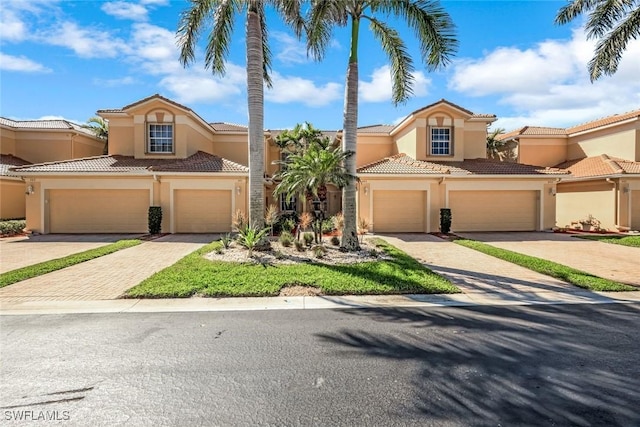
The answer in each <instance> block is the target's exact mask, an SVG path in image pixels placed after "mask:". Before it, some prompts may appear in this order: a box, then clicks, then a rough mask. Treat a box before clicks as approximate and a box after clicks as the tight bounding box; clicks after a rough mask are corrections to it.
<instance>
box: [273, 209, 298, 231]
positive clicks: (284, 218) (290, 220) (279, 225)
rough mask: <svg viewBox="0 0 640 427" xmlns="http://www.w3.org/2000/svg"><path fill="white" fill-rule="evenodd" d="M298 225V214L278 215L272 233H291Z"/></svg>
mask: <svg viewBox="0 0 640 427" xmlns="http://www.w3.org/2000/svg"><path fill="white" fill-rule="evenodd" d="M297 223H298V214H297V213H296V212H287V213H280V214H279V215H278V221H277V222H276V223H275V224H274V226H273V232H274V233H280V232H281V231H289V232H293V229H294V228H295V227H296V224H297Z"/></svg>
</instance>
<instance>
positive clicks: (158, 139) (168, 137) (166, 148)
mask: <svg viewBox="0 0 640 427" xmlns="http://www.w3.org/2000/svg"><path fill="white" fill-rule="evenodd" d="M149 153H173V125H172V124H155V123H150V124H149Z"/></svg>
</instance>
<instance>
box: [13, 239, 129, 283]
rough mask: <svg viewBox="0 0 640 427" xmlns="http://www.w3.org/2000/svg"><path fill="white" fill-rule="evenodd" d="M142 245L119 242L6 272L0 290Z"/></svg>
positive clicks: (125, 241) (126, 241) (124, 241)
mask: <svg viewBox="0 0 640 427" xmlns="http://www.w3.org/2000/svg"><path fill="white" fill-rule="evenodd" d="M140 243H142V242H141V241H140V240H119V241H117V242H115V243H111V244H109V245H106V246H101V247H99V248H95V249H89V250H88V251H84V252H79V253H77V254H73V255H69V256H66V257H62V258H56V259H52V260H50V261H45V262H41V263H39V264H34V265H29V266H27V267H23V268H19V269H17V270H11V271H7V272H6V273H2V274H0V288H2V287H3V286H7V285H11V284H12V283H16V282H20V281H22V280H27V279H31V278H32V277H37V276H42V275H43V274H47V273H51V272H52V271H56V270H61V269H63V268H66V267H70V266H72V265H75V264H80V263H81V262H85V261H89V260H91V259H94V258H98V257H101V256H104V255H108V254H110V253H113V252H116V251H119V250H122V249H126V248H130V247H132V246H136V245H139V244H140Z"/></svg>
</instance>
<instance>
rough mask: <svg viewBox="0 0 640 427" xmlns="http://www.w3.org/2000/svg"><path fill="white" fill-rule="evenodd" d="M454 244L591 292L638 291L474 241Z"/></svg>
mask: <svg viewBox="0 0 640 427" xmlns="http://www.w3.org/2000/svg"><path fill="white" fill-rule="evenodd" d="M455 243H457V244H459V245H462V246H465V247H467V248H471V249H475V250H477V251H479V252H482V253H485V254H487V255H491V256H494V257H496V258H500V259H503V260H505V261H509V262H512V263H514V264H517V265H519V266H521V267H525V268H528V269H530V270H533V271H537V272H538V273H542V274H546V275H547V276H551V277H555V278H556V279H560V280H564V281H565V282H567V283H571V284H572V285H576V286H579V287H581V288H584V289H589V290H591V291H600V292H621V291H637V290H638V288H636V287H634V286H630V285H625V284H623V283H618V282H614V281H613V280H609V279H603V278H602V277H598V276H594V275H593V274H589V273H585V272H584V271H580V270H576V269H574V268H571V267H567V266H566V265H562V264H558V263H556V262H553V261H548V260H545V259H541V258H536V257H532V256H529V255H524V254H521V253H518V252H512V251H508V250H506V249H501V248H496V247H495V246H491V245H487V244H486V243H482V242H478V241H475V240H467V239H457V240H455Z"/></svg>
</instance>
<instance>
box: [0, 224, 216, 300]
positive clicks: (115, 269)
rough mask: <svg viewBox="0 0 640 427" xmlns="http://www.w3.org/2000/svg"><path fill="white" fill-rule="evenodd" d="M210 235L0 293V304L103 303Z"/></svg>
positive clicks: (148, 247) (119, 255) (166, 242)
mask: <svg viewBox="0 0 640 427" xmlns="http://www.w3.org/2000/svg"><path fill="white" fill-rule="evenodd" d="M216 237H217V236H214V235H203V234H199V235H189V234H177V235H169V236H165V237H162V238H159V239H156V240H152V241H149V242H145V243H142V244H140V245H138V246H134V247H132V248H128V249H123V250H121V251H118V252H114V253H112V254H109V255H105V256H103V257H100V258H96V259H93V260H91V261H87V262H83V263H81V264H76V265H74V266H71V267H68V268H64V269H62V270H58V271H54V272H52V273H49V274H45V275H42V276H39V277H34V278H32V279H28V280H24V281H22V282H18V283H14V284H13V285H9V286H6V287H4V288H2V289H0V302H19V301H53V300H105V299H114V298H118V297H119V296H121V295H122V294H123V293H124V292H125V291H126V290H127V289H129V288H131V287H133V286H135V285H137V284H138V283H140V282H141V281H143V280H144V279H146V278H147V277H149V276H151V275H152V274H154V273H156V272H157V271H160V270H162V269H163V268H165V267H168V266H170V265H172V264H174V263H175V262H176V261H178V260H179V259H181V258H182V257H184V256H186V255H188V254H189V253H191V252H193V251H195V250H196V249H199V248H201V247H202V246H204V245H205V244H206V243H209V242H211V241H213V240H214V239H215V238H216Z"/></svg>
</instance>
